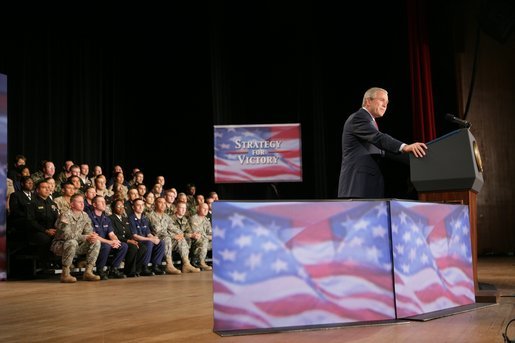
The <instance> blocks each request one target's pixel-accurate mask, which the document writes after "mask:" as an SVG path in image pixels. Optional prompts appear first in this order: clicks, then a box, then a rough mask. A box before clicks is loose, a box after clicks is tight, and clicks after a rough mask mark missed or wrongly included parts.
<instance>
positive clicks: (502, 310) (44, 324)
mask: <svg viewBox="0 0 515 343" xmlns="http://www.w3.org/2000/svg"><path fill="white" fill-rule="evenodd" d="M478 276H479V281H480V284H481V285H484V286H485V287H490V288H496V289H497V292H498V294H499V297H498V299H499V302H498V303H497V304H496V305H494V306H487V307H483V308H478V309H474V310H471V311H465V312H463V313H459V314H454V315H451V316H444V317H441V318H437V319H433V320H429V321H423V322H416V321H413V322H408V323H403V324H402V325H396V324H391V325H377V326H376V325H373V326H347V327H343V328H335V329H324V330H315V331H300V332H299V331H296V332H284V333H273V334H257V335H245V336H236V337H220V336H219V335H217V334H216V333H213V331H212V327H213V303H212V273H211V272H201V273H196V274H187V275H165V276H154V277H139V278H132V279H124V280H108V281H101V282H84V281H78V282H77V283H76V284H61V283H60V282H59V276H54V277H51V278H47V279H37V280H25V281H4V282H0V342H85V341H89V342H186V341H189V342H191V343H197V342H214V341H219V342H226V343H230V342H259V343H267V342H296V343H302V342H324V343H330V342H374V343H375V342H417V343H418V342H431V343H435V342H488V343H492V342H503V340H502V336H501V332H503V330H504V327H505V325H506V323H507V322H508V321H509V320H510V319H512V318H515V257H483V258H479V261H478ZM510 333H512V335H511V336H510V337H511V338H512V339H514V338H515V326H514V327H513V328H511V330H510Z"/></svg>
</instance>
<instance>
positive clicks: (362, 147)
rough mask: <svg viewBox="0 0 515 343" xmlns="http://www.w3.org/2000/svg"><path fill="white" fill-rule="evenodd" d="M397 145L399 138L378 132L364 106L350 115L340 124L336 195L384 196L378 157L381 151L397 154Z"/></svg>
mask: <svg viewBox="0 0 515 343" xmlns="http://www.w3.org/2000/svg"><path fill="white" fill-rule="evenodd" d="M401 145H402V142H401V141H399V140H397V139H395V138H393V137H391V136H389V135H387V134H385V133H382V132H380V131H379V130H378V129H377V128H376V126H375V125H374V120H373V118H372V116H371V115H370V113H368V111H367V110H365V109H364V108H361V109H360V110H359V111H357V112H354V113H353V114H351V115H350V116H349V118H348V119H347V120H346V121H345V125H344V126H343V133H342V165H341V169H340V181H339V185H338V197H340V198H382V197H384V181H383V175H382V174H381V169H380V167H379V164H378V160H379V159H380V158H381V157H382V156H384V154H385V151H389V152H391V153H399V149H400V147H401Z"/></svg>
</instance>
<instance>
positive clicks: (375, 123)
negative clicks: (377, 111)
mask: <svg viewBox="0 0 515 343" xmlns="http://www.w3.org/2000/svg"><path fill="white" fill-rule="evenodd" d="M374 126H375V127H376V129H378V130H379V126H377V122H376V120H375V119H374Z"/></svg>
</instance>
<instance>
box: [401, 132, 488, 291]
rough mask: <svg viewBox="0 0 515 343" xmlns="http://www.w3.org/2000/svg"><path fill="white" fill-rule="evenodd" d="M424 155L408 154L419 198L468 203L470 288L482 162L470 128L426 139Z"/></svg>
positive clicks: (475, 278)
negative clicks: (470, 263) (470, 258)
mask: <svg viewBox="0 0 515 343" xmlns="http://www.w3.org/2000/svg"><path fill="white" fill-rule="evenodd" d="M427 146H428V150H427V155H426V156H425V157H424V158H414V157H412V156H410V170H411V181H412V183H413V185H414V187H415V189H416V190H417V192H418V199H419V200H421V201H434V202H443V203H454V204H464V205H467V206H468V209H469V218H470V232H471V235H470V237H471V244H472V265H473V273H474V288H475V290H476V293H477V294H479V287H478V278H477V194H478V193H479V191H480V190H481V188H482V186H483V182H484V181H483V163H482V160H481V154H480V152H479V147H478V144H477V142H476V139H475V138H474V136H473V135H472V133H471V132H470V129H468V128H463V129H459V130H455V131H452V132H450V133H448V134H446V135H444V136H442V137H439V138H437V139H435V140H433V141H431V142H428V143H427Z"/></svg>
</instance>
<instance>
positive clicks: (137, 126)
mask: <svg viewBox="0 0 515 343" xmlns="http://www.w3.org/2000/svg"><path fill="white" fill-rule="evenodd" d="M159 6H160V5H155V6H154V7H151V6H150V5H149V6H146V8H140V7H138V8H117V9H113V8H108V7H99V8H94V7H90V8H84V9H83V10H81V11H75V12H73V14H70V15H69V16H56V15H55V14H53V13H54V12H53V10H52V9H51V8H47V7H44V8H39V9H37V8H35V9H25V12H24V13H23V16H22V15H19V14H16V13H14V12H13V13H12V16H11V15H9V16H7V17H9V20H6V21H2V23H1V24H0V25H1V26H2V27H0V29H1V30H2V31H3V32H6V37H5V40H4V41H5V44H4V45H3V46H2V53H1V54H0V72H2V73H5V74H7V75H8V76H9V90H10V92H9V97H10V98H9V136H8V138H9V156H10V160H12V159H13V158H14V156H15V155H16V154H18V153H23V154H25V155H26V156H27V157H28V162H29V165H30V166H31V167H32V171H36V169H37V167H38V164H39V161H41V160H43V159H50V160H53V161H54V162H55V163H56V167H57V168H60V166H61V165H62V163H63V162H64V161H65V160H67V159H72V160H73V161H75V162H76V163H84V162H85V163H89V164H90V168H92V167H93V165H95V164H100V165H102V167H103V168H104V171H105V173H106V174H108V175H109V174H110V173H111V169H112V166H113V165H114V164H118V163H119V164H121V165H123V166H124V167H125V170H126V174H129V172H130V170H131V169H132V168H133V167H139V168H140V169H142V170H143V171H144V172H145V177H146V183H147V185H148V186H149V187H150V186H151V184H150V183H151V180H152V179H153V178H154V177H155V176H156V175H160V174H162V175H165V176H166V178H167V185H166V186H167V187H172V186H174V187H176V188H178V189H179V191H181V190H183V189H184V185H185V184H186V183H188V182H194V183H196V185H197V192H198V193H207V192H208V191H211V190H217V191H218V192H219V194H220V196H221V197H222V198H225V199H261V198H275V197H277V196H278V197H279V198H283V199H293V198H300V199H312V198H335V197H336V193H337V183H338V175H339V170H340V161H341V131H342V127H343V124H344V122H345V119H346V118H347V116H348V115H349V114H351V113H352V112H354V111H355V110H357V109H358V108H359V107H360V106H361V101H362V96H363V93H364V92H365V90H366V89H367V88H369V87H371V86H380V87H384V88H386V89H388V90H389V92H390V105H389V109H388V111H387V114H386V116H385V117H384V118H383V119H381V120H380V121H379V125H380V128H381V129H382V130H383V131H385V132H387V133H390V134H391V135H393V136H395V137H397V138H399V139H401V140H404V141H406V142H407V143H410V142H411V141H412V135H411V128H412V121H411V118H412V114H411V112H410V109H411V103H410V79H409V63H408V51H407V39H408V35H407V19H406V9H405V2H404V1H392V2H384V1H383V2H367V3H363V4H359V3H356V4H354V5H353V6H354V7H353V8H354V9H353V10H352V11H351V10H350V9H347V8H342V7H341V5H340V4H337V3H333V2H331V1H296V2H289V1H287V2H282V1H278V2H263V1H243V2H236V1H235V2H215V3H213V4H211V5H209V6H207V5H200V4H196V3H193V4H188V5H185V4H183V5H177V4H172V6H174V8H173V10H172V11H168V10H167V11H165V10H164V8H160V7H159ZM163 6H164V5H163ZM356 6H357V7H356ZM451 96H454V94H451ZM297 122H298V123H301V127H302V139H303V142H302V147H303V157H302V158H303V166H304V167H303V176H304V181H303V182H302V183H281V184H277V185H275V186H276V188H275V189H274V188H273V187H271V185H268V184H244V185H243V184H231V185H216V184H214V178H213V125H227V124H269V123H297ZM11 163H12V161H11ZM385 175H386V178H387V182H386V184H387V195H388V196H392V197H398V198H411V197H414V193H413V190H412V189H411V188H410V183H409V173H408V168H407V166H405V165H402V164H399V163H397V162H387V163H385ZM275 190H277V192H276V191H275Z"/></svg>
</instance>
